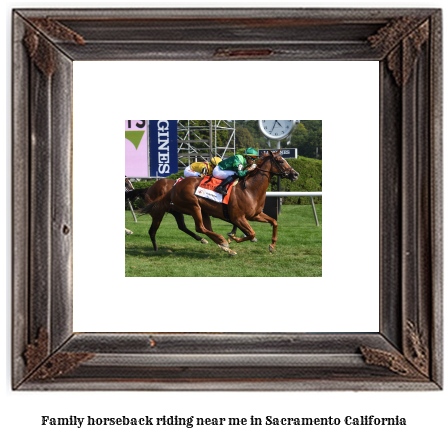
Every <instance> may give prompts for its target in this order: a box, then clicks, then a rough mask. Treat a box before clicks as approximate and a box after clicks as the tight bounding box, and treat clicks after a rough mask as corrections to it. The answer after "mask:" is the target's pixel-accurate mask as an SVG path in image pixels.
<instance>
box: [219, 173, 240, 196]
mask: <svg viewBox="0 0 448 438" xmlns="http://www.w3.org/2000/svg"><path fill="white" fill-rule="evenodd" d="M237 178H238V175H230V176H228V177H227V178H226V179H225V180H224V181H223V182H222V183H221V184H220V185H219V186H218V187H216V188H215V192H218V193H220V194H221V195H222V196H226V195H227V185H228V184H230V183H232V182H233V181H235V180H236V179H237Z"/></svg>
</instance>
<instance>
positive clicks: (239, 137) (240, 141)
mask: <svg viewBox="0 0 448 438" xmlns="http://www.w3.org/2000/svg"><path fill="white" fill-rule="evenodd" d="M235 144H236V148H237V149H247V148H253V147H255V143H254V139H253V137H252V135H251V134H250V132H249V130H248V129H247V128H243V127H241V126H238V127H237V128H236V129H235Z"/></svg>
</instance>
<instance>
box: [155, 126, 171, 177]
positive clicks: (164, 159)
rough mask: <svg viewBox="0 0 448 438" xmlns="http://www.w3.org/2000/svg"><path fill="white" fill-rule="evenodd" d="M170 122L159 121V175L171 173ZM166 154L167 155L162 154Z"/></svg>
mask: <svg viewBox="0 0 448 438" xmlns="http://www.w3.org/2000/svg"><path fill="white" fill-rule="evenodd" d="M169 126H170V124H169V122H168V120H159V121H158V123H157V127H158V128H159V132H158V138H159V145H158V147H157V149H158V151H159V153H158V156H159V163H158V164H159V167H158V168H159V173H167V172H169V171H170V165H169V164H168V163H169V162H170V133H169ZM160 131H162V132H160ZM162 151H163V152H165V153H162Z"/></svg>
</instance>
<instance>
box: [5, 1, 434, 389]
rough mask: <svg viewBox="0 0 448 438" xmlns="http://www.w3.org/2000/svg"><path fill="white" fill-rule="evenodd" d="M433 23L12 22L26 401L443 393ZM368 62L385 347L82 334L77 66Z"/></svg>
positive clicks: (265, 18) (296, 336) (16, 263)
mask: <svg viewBox="0 0 448 438" xmlns="http://www.w3.org/2000/svg"><path fill="white" fill-rule="evenodd" d="M441 29H442V23H441V11H440V10H437V9H208V10H206V9H175V10H169V9H138V10H127V9H123V10H120V9H104V10H82V9H73V10H64V9H54V10H44V9H34V10H31V9H30V10H26V9H23V10H14V11H13V181H14V193H15V195H14V203H13V212H12V214H13V220H12V224H13V264H12V265H13V273H12V283H13V352H12V355H13V373H12V387H13V388H14V389H22V390H52V389H55V390H56V389H58V390H59V389H63V390H68V389H74V390H80V389H82V390H98V389H111V390H119V389H123V390H180V389H182V390H209V389H212V390H222V389H225V390H431V389H434V390H435V389H441V387H442V61H441V56H442V47H441V45H442V36H441ZM159 59H163V60H173V61H175V60H203V61H215V62H225V61H227V62H232V60H235V59H237V60H247V61H248V62H250V61H251V60H253V59H257V60H266V62H272V61H279V62H280V61H283V60H339V61H350V60H370V61H372V60H373V61H378V62H379V78H380V93H381V96H380V105H381V107H380V111H379V114H380V181H381V183H380V188H379V189H380V221H379V222H380V236H381V237H380V239H381V241H380V272H379V276H380V330H379V332H378V333H319V334H317V333H316V334H310V333H308V334H305V333H185V334H177V333H73V329H72V317H73V315H72V294H73V290H72V160H71V155H72V148H73V144H72V67H73V64H72V62H73V61H74V60H159Z"/></svg>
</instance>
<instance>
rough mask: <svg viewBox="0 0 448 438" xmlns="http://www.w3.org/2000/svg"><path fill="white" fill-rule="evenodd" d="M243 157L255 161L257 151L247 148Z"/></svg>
mask: <svg viewBox="0 0 448 438" xmlns="http://www.w3.org/2000/svg"><path fill="white" fill-rule="evenodd" d="M244 155H245V156H247V157H249V158H252V160H255V159H257V158H258V151H257V150H256V149H254V148H247V149H246V150H245V151H244Z"/></svg>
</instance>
